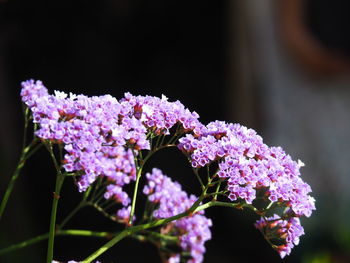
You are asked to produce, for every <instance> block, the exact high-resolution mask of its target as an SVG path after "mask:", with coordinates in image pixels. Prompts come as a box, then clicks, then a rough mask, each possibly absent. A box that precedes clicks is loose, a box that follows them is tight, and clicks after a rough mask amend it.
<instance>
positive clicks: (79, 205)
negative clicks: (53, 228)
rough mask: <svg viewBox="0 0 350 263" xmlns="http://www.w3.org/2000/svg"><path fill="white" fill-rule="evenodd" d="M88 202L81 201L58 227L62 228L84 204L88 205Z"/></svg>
mask: <svg viewBox="0 0 350 263" xmlns="http://www.w3.org/2000/svg"><path fill="white" fill-rule="evenodd" d="M86 205H87V204H86V202H84V201H81V202H80V203H79V204H78V205H77V206H76V207H75V208H74V209H73V210H72V211H71V212H70V213H69V214H68V215H67V217H66V218H65V219H63V221H62V223H61V224H60V225H59V226H58V227H57V228H58V229H62V228H63V227H64V226H65V225H66V224H67V223H68V221H69V220H70V219H71V218H72V217H73V216H74V215H75V214H76V213H77V212H78V211H79V210H80V209H81V208H83V207H84V206H86Z"/></svg>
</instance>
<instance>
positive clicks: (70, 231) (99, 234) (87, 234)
mask: <svg viewBox="0 0 350 263" xmlns="http://www.w3.org/2000/svg"><path fill="white" fill-rule="evenodd" d="M55 234H56V236H84V237H100V238H111V237H113V236H114V235H115V234H116V233H110V232H95V231H90V230H81V229H67V230H57V231H56V233H55ZM48 237H49V233H45V234H42V235H39V236H36V237H34V238H31V239H28V240H26V241H23V242H20V243H17V244H14V245H11V246H9V247H6V248H3V249H0V255H4V254H7V253H9V252H11V251H14V250H17V249H21V248H24V247H27V246H30V245H34V244H36V243H38V242H40V241H42V240H45V239H47V238H48Z"/></svg>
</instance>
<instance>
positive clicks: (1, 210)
mask: <svg viewBox="0 0 350 263" xmlns="http://www.w3.org/2000/svg"><path fill="white" fill-rule="evenodd" d="M36 142H37V140H36V139H34V140H33V141H32V142H31V143H30V144H29V145H28V146H27V147H24V148H23V150H22V153H21V157H20V159H19V162H18V165H17V167H16V169H15V171H14V172H13V174H12V177H11V180H10V182H9V184H8V186H7V188H6V192H5V194H4V197H3V198H2V201H1V205H0V220H1V217H2V215H3V213H4V210H5V208H6V205H7V202H8V200H9V198H10V195H11V193H12V190H13V187H14V185H15V182H16V180H17V178H18V176H19V175H20V173H21V171H22V168H23V167H24V165H25V163H26V161H27V159H28V158H29V157H30V156H31V155H32V154H34V152H36V151H37V150H38V149H39V148H40V145H37V146H36V147H34V145H35V143H36ZM33 147H34V149H33Z"/></svg>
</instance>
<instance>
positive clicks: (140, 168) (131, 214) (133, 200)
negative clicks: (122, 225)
mask: <svg viewBox="0 0 350 263" xmlns="http://www.w3.org/2000/svg"><path fill="white" fill-rule="evenodd" d="M141 173H142V167H139V168H138V170H137V174H136V182H135V187H134V194H133V197H132V203H131V211H130V218H129V225H132V220H133V217H134V214H135V206H136V199H137V191H138V187H139V181H140V178H141Z"/></svg>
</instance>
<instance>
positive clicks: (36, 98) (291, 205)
mask: <svg viewBox="0 0 350 263" xmlns="http://www.w3.org/2000/svg"><path fill="white" fill-rule="evenodd" d="M21 97H22V101H23V102H24V115H25V128H26V129H27V128H28V125H29V123H30V122H31V121H32V122H33V124H34V125H33V127H34V137H33V140H32V142H31V143H29V144H28V145H27V144H26V141H25V143H24V144H25V145H24V147H23V151H22V155H21V158H20V161H19V165H18V167H17V169H16V170H15V172H14V174H13V177H12V179H11V181H10V184H9V187H8V188H7V190H6V192H5V194H4V197H3V199H2V202H1V206H0V219H1V216H2V215H3V212H4V209H5V207H6V204H7V200H8V198H9V196H10V194H11V191H12V189H13V186H14V183H15V181H16V179H17V177H18V175H19V174H20V171H21V169H22V167H23V166H24V164H25V162H26V160H27V159H28V158H29V157H30V156H31V155H32V154H34V153H35V151H36V150H37V149H38V148H39V147H40V146H42V145H43V146H44V147H46V148H47V150H48V152H49V154H50V156H51V158H52V161H53V164H54V166H55V169H56V185H55V192H54V195H53V202H52V212H51V220H50V229H49V233H48V234H44V235H41V236H38V237H36V238H33V239H31V240H29V241H25V242H22V243H19V244H15V245H12V246H10V247H7V248H3V249H0V254H4V253H7V252H10V251H13V250H15V249H18V248H21V247H24V246H26V245H30V244H33V243H35V242H38V241H41V240H43V239H48V249H47V263H51V262H58V261H54V259H53V248H54V240H55V236H57V235H79V236H96V237H105V238H107V239H109V241H108V242H107V243H106V244H104V245H103V246H102V247H100V248H98V249H97V250H96V251H94V252H92V253H90V255H88V256H86V257H85V259H83V260H80V261H79V262H86V263H88V262H92V261H93V260H95V259H97V258H98V257H99V256H100V255H101V254H103V253H104V252H105V251H106V250H108V249H110V248H112V247H113V246H114V245H115V244H117V243H118V242H119V241H121V240H122V239H123V238H126V237H137V238H139V239H141V240H144V241H149V242H152V243H154V244H156V245H157V246H158V247H159V252H160V256H161V258H162V260H163V262H169V263H175V262H188V263H199V262H202V261H203V254H204V252H205V246H204V243H205V242H206V241H207V240H209V239H210V238H211V231H210V227H211V226H212V221H211V220H210V219H209V218H207V217H206V216H205V214H204V210H205V209H207V208H210V207H213V206H224V207H227V208H228V209H232V208H236V209H243V208H247V209H250V210H252V211H253V212H254V213H256V214H257V215H258V216H259V217H260V219H259V220H258V221H257V222H256V223H255V227H256V228H258V229H259V230H260V231H261V233H262V234H263V235H264V237H265V239H266V240H267V242H269V243H270V244H271V246H272V248H274V249H275V250H277V252H278V253H279V254H280V256H281V257H282V258H283V257H284V256H285V255H288V254H290V252H291V249H292V248H293V247H294V245H297V244H298V243H299V237H300V236H301V235H303V234H304V231H303V228H302V226H301V224H300V219H299V218H300V217H303V216H306V217H309V216H310V215H311V213H312V210H314V209H315V205H314V199H313V198H312V197H311V196H310V195H309V193H310V192H311V188H310V186H309V185H308V184H307V183H305V182H303V180H302V179H301V177H300V172H299V169H300V167H301V166H303V163H302V162H301V161H298V162H295V161H293V160H292V159H291V157H290V156H289V155H287V154H286V153H285V152H284V151H283V150H282V149H281V148H280V147H269V146H267V145H266V144H264V143H263V140H262V138H261V137H260V136H259V135H257V133H256V132H255V131H254V130H252V129H248V128H246V127H244V126H241V125H239V124H230V123H225V122H223V121H214V122H211V123H209V124H207V125H204V124H202V123H201V122H200V121H199V120H198V118H199V116H198V114H197V113H195V112H191V111H189V110H188V109H187V108H185V107H184V105H182V104H181V103H180V102H179V101H176V102H169V101H168V99H167V98H166V97H165V96H162V97H161V98H157V97H151V96H133V95H131V94H130V93H126V94H125V96H124V98H122V99H121V100H117V99H116V98H114V97H112V96H110V95H104V96H99V97H97V96H94V97H87V96H84V95H74V94H69V95H67V94H65V93H63V92H59V91H55V93H54V95H50V94H49V93H48V91H47V89H46V88H45V87H44V86H43V84H42V82H41V81H36V82H35V81H33V80H29V81H26V82H23V83H22V91H21ZM167 147H176V148H178V149H179V150H180V151H182V152H183V154H185V156H186V157H187V159H188V161H189V165H190V166H191V167H192V170H193V173H194V178H196V180H198V185H199V187H200V189H201V194H200V196H199V197H197V196H194V195H189V194H187V193H186V192H185V191H184V190H182V188H181V185H180V184H179V183H178V182H176V181H174V180H172V179H171V178H170V177H168V176H167V175H165V174H163V172H162V171H161V170H159V169H157V168H153V169H152V170H151V171H149V172H148V173H144V166H145V164H146V162H147V161H148V159H149V158H150V157H151V156H152V155H153V154H154V153H155V152H157V151H160V150H162V149H163V148H167ZM67 177H71V178H73V182H74V183H75V184H76V187H77V189H78V191H79V192H81V197H82V199H81V202H80V203H79V204H78V205H77V207H76V208H75V209H74V210H73V211H72V212H71V213H70V214H69V215H68V216H67V217H66V218H65V219H64V220H63V221H62V222H60V224H56V213H57V205H58V202H59V197H60V190H61V187H62V184H63V183H64V181H65V179H66V178H67ZM141 177H145V180H146V183H145V185H144V186H143V187H142V188H141V187H140V178H141ZM128 185H131V186H132V187H131V188H132V191H128V190H130V187H127V186H128ZM140 191H142V193H143V194H144V195H145V197H146V201H145V203H144V210H143V215H142V216H141V217H140V218H137V217H136V216H135V210H136V202H137V199H138V197H139V195H140V194H141V193H140ZM86 206H91V207H93V208H94V209H97V210H98V211H99V212H101V213H102V214H103V215H104V216H106V217H108V218H109V219H110V220H112V221H114V222H116V223H120V224H124V225H125V229H124V230H123V231H121V232H119V233H106V232H94V231H88V230H77V229H74V230H72V229H65V228H64V227H65V225H66V224H67V222H68V221H69V220H70V219H71V218H72V217H73V216H74V215H75V213H76V212H77V211H78V210H79V209H81V208H82V207H86ZM55 257H59V256H57V255H55ZM69 262H75V261H69Z"/></svg>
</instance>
